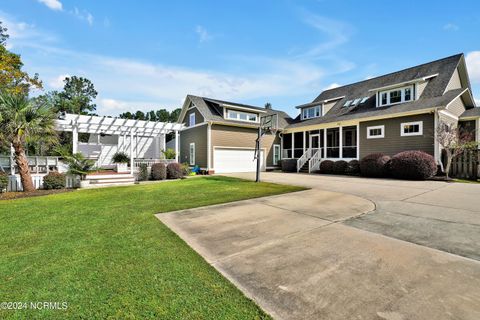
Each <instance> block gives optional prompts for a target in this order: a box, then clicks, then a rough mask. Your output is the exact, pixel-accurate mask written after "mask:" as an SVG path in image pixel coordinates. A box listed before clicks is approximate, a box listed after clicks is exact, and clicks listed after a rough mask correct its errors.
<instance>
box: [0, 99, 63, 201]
mask: <svg viewBox="0 0 480 320" xmlns="http://www.w3.org/2000/svg"><path fill="white" fill-rule="evenodd" d="M0 132H1V136H0V139H1V140H3V141H4V142H5V143H8V144H11V145H12V146H13V149H14V152H15V162H16V164H17V167H18V171H19V173H20V180H21V182H22V186H23V190H24V191H27V192H29V191H35V187H34V186H33V182H32V177H31V174H30V168H29V166H28V159H27V156H26V155H25V145H26V143H27V142H34V141H38V139H39V138H42V139H44V140H45V139H51V140H52V141H54V140H55V139H56V136H57V134H56V132H55V113H54V112H53V110H52V108H50V107H49V106H47V105H45V104H34V103H31V101H30V100H29V99H28V98H27V97H26V96H25V95H18V94H12V93H5V92H2V93H0Z"/></svg>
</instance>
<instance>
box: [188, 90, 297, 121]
mask: <svg viewBox="0 0 480 320" xmlns="http://www.w3.org/2000/svg"><path fill="white" fill-rule="evenodd" d="M187 98H189V99H190V100H191V101H192V102H193V103H194V104H195V106H196V107H197V109H198V110H199V111H200V113H201V114H202V115H203V116H204V118H205V121H214V122H219V123H225V124H232V123H233V124H241V125H243V126H251V127H258V125H255V124H249V123H245V122H242V121H234V120H227V119H225V118H223V111H222V110H221V108H222V107H221V106H220V105H222V104H228V105H232V106H238V107H243V108H250V109H256V110H259V111H265V112H266V113H267V114H278V126H279V128H280V129H283V128H285V127H286V126H287V125H289V124H290V123H291V122H292V121H293V119H292V118H291V117H290V116H289V115H288V114H287V113H285V112H284V111H280V110H274V109H266V108H261V107H257V106H251V105H247V104H241V103H236V102H230V101H223V100H217V99H211V98H206V97H199V96H194V95H188V96H187Z"/></svg>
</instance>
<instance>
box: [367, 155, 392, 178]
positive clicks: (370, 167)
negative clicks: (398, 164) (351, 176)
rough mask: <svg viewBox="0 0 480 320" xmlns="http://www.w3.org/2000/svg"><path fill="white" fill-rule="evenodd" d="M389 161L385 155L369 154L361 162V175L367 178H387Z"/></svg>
mask: <svg viewBox="0 0 480 320" xmlns="http://www.w3.org/2000/svg"><path fill="white" fill-rule="evenodd" d="M389 160H390V157H389V156H387V155H385V154H383V153H372V154H369V155H367V156H365V157H364V158H363V159H362V160H360V174H361V175H362V176H365V177H385V176H386V175H387V173H388V170H387V166H386V164H387V163H388V161H389Z"/></svg>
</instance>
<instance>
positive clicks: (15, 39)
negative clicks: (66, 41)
mask: <svg viewBox="0 0 480 320" xmlns="http://www.w3.org/2000/svg"><path fill="white" fill-rule="evenodd" d="M0 21H2V23H3V26H4V27H6V28H7V29H8V30H7V33H8V34H9V35H10V38H9V39H8V41H7V49H8V50H11V49H12V48H14V47H19V46H22V45H28V46H34V45H37V44H45V43H52V42H54V41H55V40H56V38H55V36H53V35H52V34H50V33H48V32H45V31H43V30H40V29H38V28H37V27H36V26H35V25H33V24H29V23H26V22H24V21H17V20H16V19H15V18H14V17H12V16H11V15H9V14H7V13H5V12H2V11H0Z"/></svg>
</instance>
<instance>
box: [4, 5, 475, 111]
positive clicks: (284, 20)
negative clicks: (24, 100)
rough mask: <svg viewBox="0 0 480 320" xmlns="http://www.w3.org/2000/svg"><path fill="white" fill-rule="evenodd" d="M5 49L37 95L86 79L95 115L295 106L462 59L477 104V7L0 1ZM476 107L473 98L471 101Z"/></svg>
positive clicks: (290, 109) (287, 108)
mask: <svg viewBox="0 0 480 320" xmlns="http://www.w3.org/2000/svg"><path fill="white" fill-rule="evenodd" d="M0 4H1V6H0V20H1V21H3V22H4V24H5V25H6V27H8V28H9V33H10V34H11V39H10V41H9V43H8V46H9V48H10V49H11V50H12V51H14V52H16V53H20V54H21V55H22V58H23V60H24V62H25V68H26V70H27V71H29V72H32V73H34V72H38V73H39V74H40V78H41V79H42V80H43V81H44V84H45V90H52V89H60V88H61V87H62V79H63V78H64V77H65V76H66V75H78V76H84V77H87V78H89V79H91V80H92V81H93V82H94V84H95V87H96V89H97V91H98V92H99V96H98V98H97V105H98V113H99V114H102V115H117V114H119V113H120V112H123V111H128V110H130V111H132V110H137V109H141V110H150V109H157V108H168V109H173V108H176V107H180V106H181V105H182V102H183V99H184V97H185V95H186V94H188V93H191V94H196V95H203V96H210V97H214V98H218V99H224V100H231V101H236V102H243V103H248V104H254V105H263V104H264V103H265V102H271V103H272V104H273V106H274V107H275V108H278V109H282V110H285V111H287V112H288V113H290V114H291V115H295V114H294V113H295V110H294V108H293V106H295V105H299V104H303V103H307V102H310V101H311V100H313V99H314V98H315V97H316V96H317V95H318V94H319V93H320V92H321V91H322V90H324V89H325V88H328V87H332V86H338V85H342V84H348V83H350V82H355V81H360V80H363V79H366V78H369V77H374V76H378V75H381V74H384V73H388V72H392V71H396V70H398V69H402V68H406V67H410V66H413V65H416V64H420V63H424V62H428V61H430V60H434V59H438V58H442V57H446V56H449V55H452V54H456V53H459V52H464V53H465V54H466V56H467V65H468V69H469V73H470V77H471V80H472V85H473V92H474V95H475V96H476V97H477V99H478V98H480V41H479V40H480V33H479V32H478V30H480V2H478V1H455V2H451V1H445V2H444V4H441V2H440V1H407V0H404V1H401V2H398V1H381V0H378V1H367V0H365V1H361V2H360V1H353V0H352V1H342V0H340V1H327V0H324V1H322V0H317V1H314V0H311V1H293V0H291V1H284V0H276V1H273V0H272V1H153V0H151V1H146V0H145V1H133V0H126V1H106V0H105V1H94V0H82V1H80V0H15V1H12V0H0ZM477 101H478V100H477Z"/></svg>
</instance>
